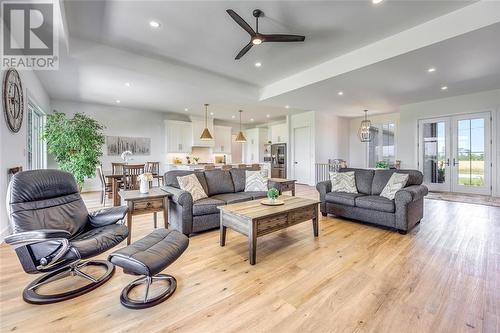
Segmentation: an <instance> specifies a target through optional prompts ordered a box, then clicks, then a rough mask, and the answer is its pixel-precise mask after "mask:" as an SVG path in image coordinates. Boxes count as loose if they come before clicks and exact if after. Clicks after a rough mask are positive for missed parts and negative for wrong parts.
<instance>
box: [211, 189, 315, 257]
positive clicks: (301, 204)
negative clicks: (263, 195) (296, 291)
mask: <svg viewBox="0 0 500 333" xmlns="http://www.w3.org/2000/svg"><path fill="white" fill-rule="evenodd" d="M279 198H280V200H283V201H285V204H284V205H281V206H265V205H262V204H261V203H260V202H261V201H262V199H257V200H252V201H246V202H240V203H235V204H230V205H226V206H220V207H218V208H219V210H220V246H224V245H226V230H227V228H230V229H232V230H234V231H237V232H239V233H241V234H243V235H245V236H247V237H248V255H249V261H250V265H255V259H256V250H257V238H258V237H260V236H264V235H266V234H269V233H271V232H274V231H278V230H281V229H285V228H288V227H290V226H292V225H295V224H298V223H301V222H305V221H309V220H312V225H313V232H314V237H318V227H319V225H318V224H319V219H318V203H319V201H318V200H311V199H306V198H299V197H293V196H287V195H283V196H280V197H279Z"/></svg>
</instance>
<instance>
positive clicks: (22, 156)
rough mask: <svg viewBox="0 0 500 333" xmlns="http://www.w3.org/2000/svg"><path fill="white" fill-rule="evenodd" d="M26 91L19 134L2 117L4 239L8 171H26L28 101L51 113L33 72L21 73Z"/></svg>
mask: <svg viewBox="0 0 500 333" xmlns="http://www.w3.org/2000/svg"><path fill="white" fill-rule="evenodd" d="M4 75H5V71H3V70H0V76H1V79H2V81H3V79H4ZM19 75H20V77H21V82H22V85H23V90H24V104H25V107H24V119H23V124H22V127H21V129H20V130H19V132H17V133H13V132H11V131H10V130H9V129H8V127H7V124H6V123H5V117H4V115H3V114H2V115H1V116H0V174H1V175H0V197H1V200H0V237H1V239H3V237H5V236H6V235H7V234H8V230H9V223H8V219H7V211H6V207H5V204H4V202H5V197H6V194H7V186H8V180H7V169H9V168H12V167H16V166H22V167H23V169H24V170H26V166H27V161H26V140H27V138H26V128H27V127H26V126H27V121H26V119H27V118H26V112H27V103H28V99H31V100H32V101H33V102H34V103H35V104H37V105H38V106H39V107H40V108H41V109H42V110H43V111H45V112H49V111H50V99H49V96H48V95H47V93H46V91H45V89H44V88H43V86H42V84H41V83H40V81H39V80H38V77H37V76H36V74H35V72H33V71H27V70H23V71H19ZM3 112H4V110H3V103H2V113H3Z"/></svg>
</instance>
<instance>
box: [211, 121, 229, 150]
mask: <svg viewBox="0 0 500 333" xmlns="http://www.w3.org/2000/svg"><path fill="white" fill-rule="evenodd" d="M212 135H213V136H214V138H215V144H214V149H213V152H214V153H215V154H231V127H228V126H214V132H213V134H212Z"/></svg>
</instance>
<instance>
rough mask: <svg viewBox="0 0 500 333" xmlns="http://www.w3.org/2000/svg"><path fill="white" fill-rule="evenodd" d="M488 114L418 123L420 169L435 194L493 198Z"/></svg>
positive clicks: (435, 119)
mask: <svg viewBox="0 0 500 333" xmlns="http://www.w3.org/2000/svg"><path fill="white" fill-rule="evenodd" d="M490 117H491V115H490V113H489V112H485V113H475V114H466V115H460V116H453V117H444V118H434V119H425V120H421V121H420V122H419V168H420V170H421V171H422V172H423V174H424V183H425V184H426V185H427V186H428V187H429V189H430V190H433V191H452V192H461V193H476V194H486V195H490V194H491V160H490V158H491V157H490V151H491V141H490V137H491V129H490V128H491V121H490V120H491V118H490Z"/></svg>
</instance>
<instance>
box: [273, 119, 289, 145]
mask: <svg viewBox="0 0 500 333" xmlns="http://www.w3.org/2000/svg"><path fill="white" fill-rule="evenodd" d="M271 141H272V143H287V142H288V128H287V126H286V123H284V124H277V125H272V126H271Z"/></svg>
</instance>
